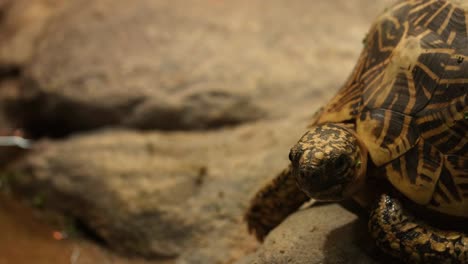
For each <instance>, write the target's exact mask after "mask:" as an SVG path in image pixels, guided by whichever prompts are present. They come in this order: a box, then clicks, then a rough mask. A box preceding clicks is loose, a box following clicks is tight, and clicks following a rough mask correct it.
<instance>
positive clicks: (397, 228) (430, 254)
mask: <svg viewBox="0 0 468 264" xmlns="http://www.w3.org/2000/svg"><path fill="white" fill-rule="evenodd" d="M447 228H450V226H447ZM369 230H370V233H371V235H372V237H373V238H374V239H375V240H376V242H377V245H378V246H379V247H380V248H381V249H382V250H383V251H385V252H387V253H389V254H391V255H393V256H395V257H397V258H400V259H402V260H404V261H406V262H408V263H451V264H455V263H458V264H466V263H468V235H467V234H465V233H462V232H455V231H444V230H440V229H437V228H434V227H432V226H430V225H428V224H426V223H423V222H422V221H418V220H417V219H415V218H414V217H413V216H411V215H410V214H408V213H407V212H405V211H404V210H403V207H402V205H401V203H400V202H399V201H398V200H397V199H395V198H392V197H391V196H389V195H386V194H383V195H382V196H381V197H380V200H379V201H378V205H377V207H376V208H375V209H374V210H373V211H372V213H371V216H370V219H369Z"/></svg>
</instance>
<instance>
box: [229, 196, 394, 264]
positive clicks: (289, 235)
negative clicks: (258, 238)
mask: <svg viewBox="0 0 468 264" xmlns="http://www.w3.org/2000/svg"><path fill="white" fill-rule="evenodd" d="M351 208H352V206H351ZM352 209H353V208H352ZM356 211H359V210H356ZM360 214H362V212H360ZM366 229H367V222H366V220H365V217H361V218H359V217H358V216H357V215H356V214H354V213H352V212H350V210H348V209H346V208H344V207H342V206H341V205H339V204H318V205H317V204H316V205H312V206H311V207H308V208H305V209H302V210H300V211H298V212H297V213H295V214H293V215H291V216H290V217H288V218H287V219H286V220H285V221H284V222H283V223H282V224H281V225H279V226H278V227H277V228H276V229H274V230H273V231H272V232H271V233H270V234H269V235H268V236H267V238H266V240H265V242H264V243H263V245H262V246H261V247H260V248H259V249H258V250H257V251H256V252H255V253H254V254H252V255H251V256H249V257H246V258H244V259H242V260H240V261H238V262H237V264H244V263H245V264H247V263H250V264H279V263H295V264H319V263H329V264H341V263H342V264H345V263H356V264H357V263H369V264H370V263H372V264H373V263H391V260H388V257H385V256H382V255H381V254H380V253H379V251H378V249H377V248H376V246H375V245H374V243H373V242H372V240H371V238H370V236H369V235H368V233H367V232H366ZM384 260H388V261H385V262H384Z"/></svg>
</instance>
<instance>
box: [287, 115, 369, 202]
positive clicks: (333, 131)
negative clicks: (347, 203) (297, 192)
mask: <svg viewBox="0 0 468 264" xmlns="http://www.w3.org/2000/svg"><path fill="white" fill-rule="evenodd" d="M289 159H290V160H291V163H292V168H293V174H294V175H295V177H296V181H297V184H298V186H299V188H300V189H301V190H302V191H303V192H305V193H306V194H307V195H308V196H310V197H311V198H315V199H317V200H324V201H339V200H343V199H345V198H347V197H349V196H352V195H353V194H354V193H355V192H356V191H357V190H358V189H359V188H360V187H361V186H362V184H363V182H364V177H365V170H366V163H367V151H366V149H365V148H364V147H363V145H362V144H360V143H359V140H358V139H357V138H356V136H355V135H354V133H352V132H351V131H350V130H349V129H347V128H345V127H344V126H340V125H337V124H324V125H319V126H315V127H313V128H312V129H311V130H309V131H308V132H307V133H306V134H305V135H304V136H302V138H301V139H300V140H299V142H298V143H297V144H296V145H295V146H294V147H293V148H292V149H291V152H290V153H289Z"/></svg>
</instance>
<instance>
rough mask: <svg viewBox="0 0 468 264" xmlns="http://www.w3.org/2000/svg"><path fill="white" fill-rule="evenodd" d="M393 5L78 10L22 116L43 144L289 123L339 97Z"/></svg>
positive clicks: (40, 60) (39, 65) (55, 31)
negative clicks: (375, 22) (316, 101)
mask: <svg viewBox="0 0 468 264" xmlns="http://www.w3.org/2000/svg"><path fill="white" fill-rule="evenodd" d="M383 5H384V4H383V3H382V2H378V3H372V4H366V5H365V7H362V5H360V4H358V1H356V3H351V4H350V2H349V1H344V0H337V1H333V2H330V3H328V2H323V3H322V2H319V3H314V4H313V5H312V4H311V3H310V2H307V1H297V2H294V3H290V4H288V7H287V8H286V7H285V4H284V2H283V1H279V0H275V1H262V0H259V1H254V2H252V1H247V0H244V1H236V2H233V3H231V2H228V1H211V0H206V1H202V2H200V1H184V2H183V3H182V2H180V3H178V2H177V3H170V4H169V2H168V1H152V0H144V1H139V3H138V4H129V2H128V1H124V0H118V1H115V0H101V1H92V0H78V1H73V2H70V3H68V5H67V8H64V10H63V12H61V14H60V15H57V16H55V18H54V19H53V21H51V22H50V24H49V26H48V28H47V31H46V33H45V34H43V36H42V37H41V41H40V42H39V43H38V44H37V46H38V48H37V52H36V56H35V57H34V60H33V61H32V63H31V64H30V65H29V66H28V67H27V69H26V70H25V72H26V74H25V75H26V77H25V80H26V85H25V90H26V91H25V92H24V93H23V95H24V98H23V99H24V100H23V101H19V102H18V106H19V107H17V108H16V109H15V110H14V112H15V113H22V114H23V118H22V119H23V121H24V125H25V126H26V127H28V128H30V129H31V130H34V131H35V132H36V133H37V134H51V133H52V134H54V133H55V135H64V134H68V133H70V132H72V131H77V130H89V129H93V128H97V127H102V126H116V125H122V126H127V127H134V128H145V129H166V130H167V129H169V130H189V129H204V128H219V127H222V126H225V125H235V124H241V123H245V122H249V121H253V120H258V119H260V118H277V117H284V116H285V115H288V114H290V113H291V112H292V111H294V108H295V106H298V105H299V104H302V103H304V100H302V98H303V97H308V98H313V97H317V98H324V97H325V98H326V97H327V96H330V95H331V93H332V92H334V91H335V89H332V90H327V89H324V88H325V87H335V86H336V85H337V80H338V81H341V80H343V78H345V77H346V76H347V75H348V74H349V69H350V68H351V67H352V65H353V64H354V62H355V58H356V54H357V53H358V52H359V50H360V49H361V40H362V39H363V37H364V33H365V31H366V30H367V28H368V27H369V22H370V21H371V19H372V18H373V17H375V16H376V15H377V13H376V10H378V9H381V7H382V6H383ZM324 13H326V14H327V16H326V17H325V16H323V15H322V14H324ZM292 18H293V19H292ZM347 20H352V21H353V23H352V24H351V23H347ZM325 75H326V76H327V77H326V78H322V77H318V76H325ZM291 91H294V92H291ZM24 104H28V105H29V106H30V107H28V108H26V109H24V108H22V107H21V106H22V105H24ZM301 106H304V104H302V105H301ZM309 109H310V111H313V110H314V109H315V107H310V106H309ZM40 124H42V125H40ZM46 128H47V129H46Z"/></svg>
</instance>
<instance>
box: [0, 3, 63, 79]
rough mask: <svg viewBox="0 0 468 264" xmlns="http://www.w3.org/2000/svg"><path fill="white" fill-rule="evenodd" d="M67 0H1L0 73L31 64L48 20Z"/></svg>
mask: <svg viewBox="0 0 468 264" xmlns="http://www.w3.org/2000/svg"><path fill="white" fill-rule="evenodd" d="M64 2H66V1H64V0H1V1H0V39H1V40H2V41H0V74H3V72H1V71H2V70H4V69H9V70H10V71H11V68H12V67H15V68H21V67H22V66H24V65H25V64H26V63H28V62H29V61H30V60H31V58H32V56H33V54H34V50H35V46H36V43H37V40H38V38H39V37H40V35H41V33H42V32H43V30H44V27H45V26H46V24H47V21H48V20H49V18H50V17H51V16H53V14H55V13H56V12H58V10H59V9H60V7H61V6H62V4H63V3H64Z"/></svg>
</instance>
